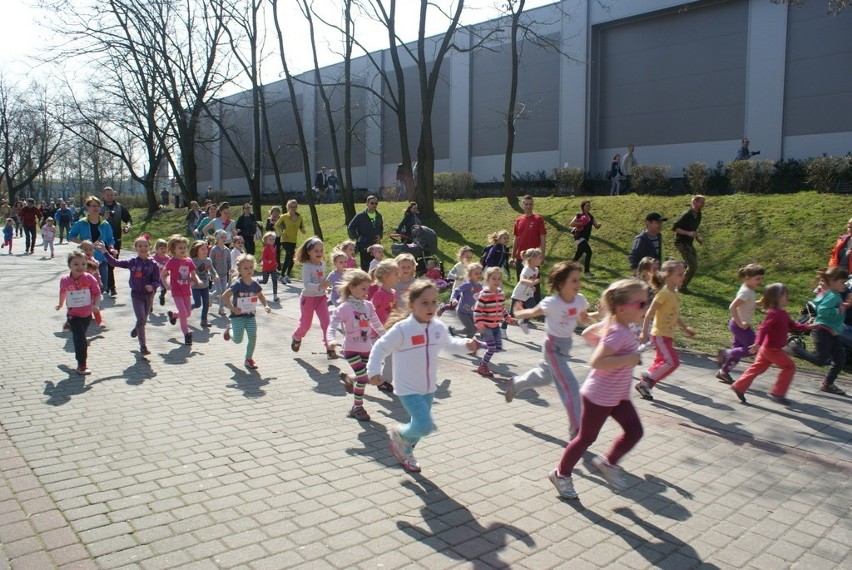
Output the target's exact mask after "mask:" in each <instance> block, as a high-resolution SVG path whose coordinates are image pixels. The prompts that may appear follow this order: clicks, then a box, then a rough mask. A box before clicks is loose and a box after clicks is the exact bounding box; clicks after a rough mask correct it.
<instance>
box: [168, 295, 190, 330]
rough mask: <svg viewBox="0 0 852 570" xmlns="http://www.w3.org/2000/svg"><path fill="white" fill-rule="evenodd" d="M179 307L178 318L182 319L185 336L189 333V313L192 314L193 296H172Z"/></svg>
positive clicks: (181, 326)
mask: <svg viewBox="0 0 852 570" xmlns="http://www.w3.org/2000/svg"><path fill="white" fill-rule="evenodd" d="M172 298H173V299H174V300H175V307H177V314H178V319H180V330H181V332H183V334H184V336H185V335H187V334H189V323H188V322H187V321H188V320H189V315H190V314H192V297H172Z"/></svg>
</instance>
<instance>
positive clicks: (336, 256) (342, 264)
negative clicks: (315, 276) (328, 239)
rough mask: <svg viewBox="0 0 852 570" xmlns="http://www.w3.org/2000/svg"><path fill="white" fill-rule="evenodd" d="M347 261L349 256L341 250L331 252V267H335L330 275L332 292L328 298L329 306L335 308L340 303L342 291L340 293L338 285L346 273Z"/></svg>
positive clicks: (330, 289) (329, 282) (329, 285)
mask: <svg viewBox="0 0 852 570" xmlns="http://www.w3.org/2000/svg"><path fill="white" fill-rule="evenodd" d="M347 259H349V258H348V257H347V255H346V254H345V253H343V252H342V251H340V250H339V249H336V250H334V251H332V252H331V265H332V266H333V267H334V271H332V272H331V273H329V274H328V289H329V291H331V293H330V294H329V296H328V304H329V305H332V306H335V305H337V304H338V303H339V302H340V291H338V289H337V285H338V284H339V283H340V281H341V280H342V279H343V274H344V273H345V272H346V260H347Z"/></svg>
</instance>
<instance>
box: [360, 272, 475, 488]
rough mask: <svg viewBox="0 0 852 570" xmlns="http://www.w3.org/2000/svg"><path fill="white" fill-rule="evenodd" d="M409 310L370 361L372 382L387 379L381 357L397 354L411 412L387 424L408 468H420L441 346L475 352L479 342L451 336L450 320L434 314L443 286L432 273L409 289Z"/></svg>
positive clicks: (398, 388)
mask: <svg viewBox="0 0 852 570" xmlns="http://www.w3.org/2000/svg"><path fill="white" fill-rule="evenodd" d="M407 296H408V309H407V313H405V314H402V315H400V319H401V320H398V321H397V322H396V324H394V325H393V326H390V323H391V322H392V321H393V320H394V317H393V316H392V317H391V318H390V319H389V320H388V323H389V325H388V326H389V327H390V328H389V329H388V332H387V333H385V335H384V336H382V337H381V338H379V340H377V341H376V344H374V345H373V349H372V350H371V351H370V359H369V361H368V362H367V376H368V377H369V378H370V384H373V385H376V386H378V385H379V384H381V383H382V374H381V372H382V362H383V361H384V360H385V358H386V357H388V356H391V357H392V358H393V391H394V394H396V395H397V396H399V400H400V402H402V405H403V407H404V408H405V410H406V411H407V412H408V414H409V415H410V416H411V421H409V422H408V423H407V424H405V425H396V426H393V427H391V428H390V429H389V430H388V435H389V436H390V449H391V453H393V456H394V457H396V458H397V460H398V461H399V462H400V463H401V464H402V467H403V468H404V469H405V470H406V471H410V472H419V471H420V465H418V463H417V460H416V459H414V454H413V452H412V450H413V447H414V445H415V444H417V442H418V441H420V438H422V437H423V436H425V435H428V434H430V433H432V432H433V431H434V430H435V422H434V421H432V401H433V400H434V398H435V390H436V388H437V379H438V352H439V351H440V350H441V349H442V348H450V349H452V350H453V351H454V352H457V353H459V354H461V353H466V352H476V350H477V349H479V347H480V343H479V341H476V340H474V339H469V340H468V339H465V340H461V339H456V338H453V337H452V336H450V333H449V331H448V330H447V327H446V325H444V323H442V322H441V321H440V319H436V318H434V317H435V315H436V314H437V312H438V288H437V287H436V286H435V284H434V283H433V282H432V281H431V280H428V279H418V280H417V281H415V282H414V283H413V284H412V285H411V286H410V287H409V289H408V294H407Z"/></svg>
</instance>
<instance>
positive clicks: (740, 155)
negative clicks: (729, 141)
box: [734, 139, 760, 160]
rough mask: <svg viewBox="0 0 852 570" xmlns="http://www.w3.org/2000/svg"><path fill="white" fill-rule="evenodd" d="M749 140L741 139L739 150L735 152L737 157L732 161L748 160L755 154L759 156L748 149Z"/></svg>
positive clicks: (758, 152) (757, 152) (756, 152)
mask: <svg viewBox="0 0 852 570" xmlns="http://www.w3.org/2000/svg"><path fill="white" fill-rule="evenodd" d="M748 145H749V140H748V139H743V140H742V144H741V145H740V148H739V149H738V150H737V156H736V158H734V160H748V159H750V158H751V157H753V156H754V155H756V154H760V151H759V150H758V151H750V150H749V149H748Z"/></svg>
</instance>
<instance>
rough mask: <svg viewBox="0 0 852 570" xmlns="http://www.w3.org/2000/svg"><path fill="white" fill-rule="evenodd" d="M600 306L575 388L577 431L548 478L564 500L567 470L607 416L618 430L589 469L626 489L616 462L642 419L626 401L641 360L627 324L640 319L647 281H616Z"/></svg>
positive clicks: (638, 434) (568, 488) (573, 495)
mask: <svg viewBox="0 0 852 570" xmlns="http://www.w3.org/2000/svg"><path fill="white" fill-rule="evenodd" d="M601 304H602V305H604V306H605V307H606V312H607V314H608V315H609V316H608V317H607V318H606V321H604V325H603V330H602V331H601V338H600V341H599V342H598V344H597V346H596V348H595V351H594V353H592V357H591V358H590V359H589V367H590V368H591V369H592V371H591V372H590V373H589V376H588V377H587V378H586V380H585V382H583V387H582V388H581V389H580V396H581V397H582V398H583V406H582V408H583V412H582V415H581V416H580V432H579V433H578V434H577V436H576V437H575V438H573V439H572V440H571V442H570V443H569V444H568V446H567V447H566V448H565V451H564V452H563V454H562V460H561V461H560V462H559V465H557V467H556V469H554V470H553V471H551V472H550V475H549V476H548V479H550V482H551V483H553V485H554V486H555V487H556V489H557V490H558V491H559V494H560V495H561V496H562V497H564V498H566V499H577V498H579V495H578V494H577V491H575V490H574V481H573V480H572V479H571V472H572V471H573V470H574V466H575V465H577V463H578V462H579V461H580V459H581V458H582V457H583V454H584V453H585V452H586V450H587V449H588V448H589V447H590V446H591V445H592V444H593V443H594V442H595V440H596V439H597V437H598V434H599V433H600V431H601V428H602V427H603V425H604V422H606V420H607V418H609V417H612V418H613V419H614V420H615V421H617V422H618V424H619V425H620V426H621V428H622V429H623V430H624V433H622V434H621V435H619V436H618V437H616V438H615V441H614V442H613V443H612V446H611V447H610V449H609V451H608V452H607V453H605V454H604V455H603V456H597V457H595V458H594V459H592V467H594V469H595V470H597V471H598V472H599V473H600V474H601V476H602V477H603V478H604V479H606V481H607V482H608V483H609V484H610V485H611V486H612V487H614V488H616V489H624V488H625V487H626V483H625V481H624V476H623V472H622V470H621V468H620V467H617V464H618V461H619V460H620V459H621V458H622V457H624V455H625V454H627V452H629V451H630V450H631V449H633V446H635V445H636V443H637V442H638V441H639V440H640V439H641V438H642V423H641V422H640V421H639V415H638V414H637V413H636V408H634V407H633V404H632V403H631V401H630V384H631V383H632V381H633V367H634V366H636V365H638V364H639V363H640V361H641V359H640V355H639V342H638V341H637V340H636V335H635V334H634V333H633V331H632V330H631V329H630V325H631V324H632V323H638V322H641V321H642V316H643V315H644V314H645V308H646V306H647V304H648V289H647V285H645V283H643V282H642V281H639V280H638V279H622V280H620V281H616V282H615V283H613V284H612V285H610V286H609V288H608V289H607V290H606V291H605V292H604V294H603V297H602V298H601Z"/></svg>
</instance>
